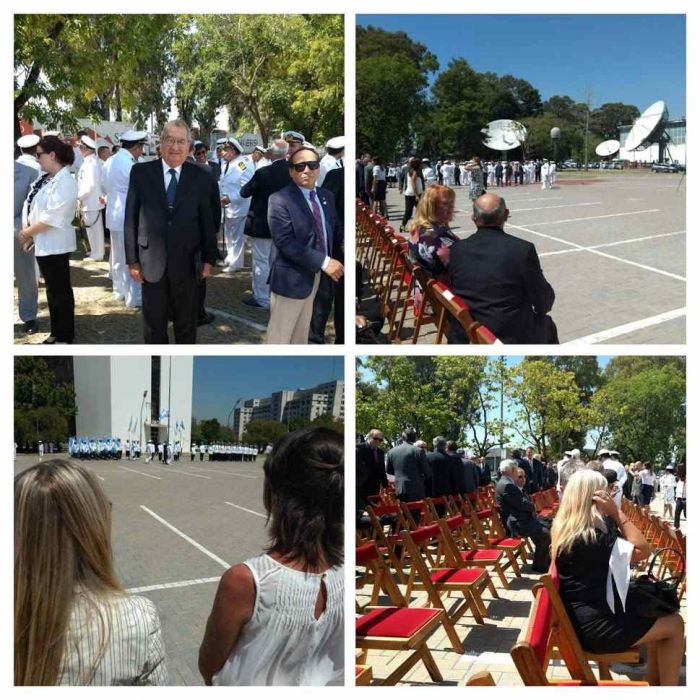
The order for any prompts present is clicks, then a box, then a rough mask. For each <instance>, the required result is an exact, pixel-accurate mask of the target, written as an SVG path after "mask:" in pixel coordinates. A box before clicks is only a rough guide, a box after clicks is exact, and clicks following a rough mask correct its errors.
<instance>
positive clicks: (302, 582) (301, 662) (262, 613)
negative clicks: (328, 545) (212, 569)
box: [212, 554, 344, 686]
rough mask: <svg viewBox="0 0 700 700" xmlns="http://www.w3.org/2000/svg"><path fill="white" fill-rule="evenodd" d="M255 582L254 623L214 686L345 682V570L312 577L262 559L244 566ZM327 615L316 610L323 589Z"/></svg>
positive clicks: (252, 619) (245, 633)
mask: <svg viewBox="0 0 700 700" xmlns="http://www.w3.org/2000/svg"><path fill="white" fill-rule="evenodd" d="M244 563H245V565H246V566H247V567H248V568H249V569H250V571H251V572H252V574H253V578H254V580H255V604H254V606H253V615H252V617H251V619H250V621H249V622H248V623H247V624H246V625H245V626H244V627H243V631H242V632H241V635H240V637H239V639H238V642H237V643H236V646H235V648H234V650H233V652H232V654H231V656H230V657H229V658H228V660H227V661H226V663H225V664H224V666H223V668H222V669H221V671H219V673H218V674H216V675H215V676H214V677H213V679H212V682H213V685H293V686H296V685H329V684H331V683H333V684H340V683H342V681H343V590H344V587H343V568H342V567H340V566H337V567H333V568H332V569H328V570H327V571H325V572H324V573H322V574H310V573H305V572H303V571H297V570H295V569H290V568H289V567H287V566H283V565H282V564H280V563H279V562H277V561H275V560H274V559H272V557H269V556H268V555H267V554H261V555H259V556H257V557H255V558H253V559H249V560H248V561H246V562H244ZM321 581H323V582H324V583H325V586H326V591H327V596H326V598H327V600H326V609H325V610H324V612H323V613H322V614H321V616H320V617H319V619H318V620H316V619H315V618H314V609H315V607H316V600H317V598H318V593H319V590H320V586H321Z"/></svg>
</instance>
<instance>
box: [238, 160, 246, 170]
mask: <svg viewBox="0 0 700 700" xmlns="http://www.w3.org/2000/svg"><path fill="white" fill-rule="evenodd" d="M238 168H239V170H247V169H248V166H247V165H246V164H245V163H244V162H243V161H242V160H239V161H238Z"/></svg>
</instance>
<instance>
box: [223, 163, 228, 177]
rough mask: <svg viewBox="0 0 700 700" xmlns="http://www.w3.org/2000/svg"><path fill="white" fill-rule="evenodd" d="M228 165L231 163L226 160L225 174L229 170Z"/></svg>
mask: <svg viewBox="0 0 700 700" xmlns="http://www.w3.org/2000/svg"><path fill="white" fill-rule="evenodd" d="M228 165H229V163H228V161H226V167H225V168H224V175H226V173H227V172H228Z"/></svg>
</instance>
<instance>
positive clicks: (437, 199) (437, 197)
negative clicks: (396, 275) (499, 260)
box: [408, 185, 459, 307]
mask: <svg viewBox="0 0 700 700" xmlns="http://www.w3.org/2000/svg"><path fill="white" fill-rule="evenodd" d="M454 211H455V191H454V190H453V189H451V188H449V187H445V186H444V185H430V186H429V187H428V188H426V190H425V193H424V195H423V196H422V197H421V199H420V201H419V202H418V207H417V209H416V215H415V216H414V217H413V219H412V221H411V222H410V223H409V225H408V231H409V238H408V256H409V258H410V260H411V262H412V263H414V264H418V265H420V266H421V267H422V268H423V269H424V270H425V271H426V273H427V274H428V276H430V277H432V278H434V279H438V280H443V278H444V277H446V273H447V267H448V265H449V264H450V247H451V246H452V245H453V244H454V243H456V242H457V241H458V240H459V239H458V238H457V236H456V235H455V234H454V233H452V231H451V229H450V226H449V224H450V222H451V221H452V219H453V218H454ZM445 281H446V280H445ZM421 296H422V291H421V289H420V287H418V285H417V284H414V287H413V303H414V305H416V306H417V307H420V299H421Z"/></svg>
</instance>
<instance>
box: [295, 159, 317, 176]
mask: <svg viewBox="0 0 700 700" xmlns="http://www.w3.org/2000/svg"><path fill="white" fill-rule="evenodd" d="M292 167H293V168H294V170H296V171H297V172H298V173H303V172H304V170H306V168H307V167H308V169H309V170H318V169H319V168H320V167H321V163H320V162H319V161H317V160H304V161H302V162H301V163H292Z"/></svg>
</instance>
